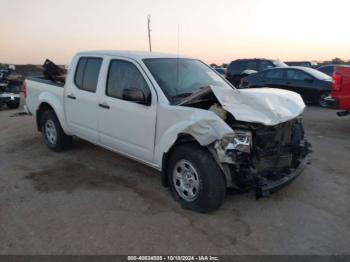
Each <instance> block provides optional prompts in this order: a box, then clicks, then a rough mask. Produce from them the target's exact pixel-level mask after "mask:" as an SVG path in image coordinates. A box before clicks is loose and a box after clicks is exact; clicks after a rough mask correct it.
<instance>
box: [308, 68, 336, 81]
mask: <svg viewBox="0 0 350 262" xmlns="http://www.w3.org/2000/svg"><path fill="white" fill-rule="evenodd" d="M303 70H304V71H305V72H307V73H309V74H310V75H312V76H313V77H315V78H317V79H319V80H329V79H331V77H330V76H329V75H326V74H325V73H322V72H320V71H318V70H316V69H312V68H306V67H305V68H303Z"/></svg>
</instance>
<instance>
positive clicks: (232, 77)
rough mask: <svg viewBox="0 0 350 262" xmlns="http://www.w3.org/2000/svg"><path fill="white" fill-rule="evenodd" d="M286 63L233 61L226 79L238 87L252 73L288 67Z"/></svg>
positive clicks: (247, 60) (262, 60)
mask: <svg viewBox="0 0 350 262" xmlns="http://www.w3.org/2000/svg"><path fill="white" fill-rule="evenodd" d="M287 66H288V65H286V64H285V63H283V62H281V61H279V60H269V59H257V58H255V59H238V60H235V61H232V62H231V63H230V65H229V66H228V68H227V71H226V79H227V80H228V81H230V82H231V83H232V84H233V85H234V86H236V87H237V86H238V85H239V84H240V82H241V79H242V78H243V77H245V76H247V75H249V74H251V73H254V71H255V72H258V71H263V70H265V69H269V68H274V67H287Z"/></svg>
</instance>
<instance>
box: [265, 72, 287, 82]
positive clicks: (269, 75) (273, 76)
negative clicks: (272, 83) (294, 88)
mask: <svg viewBox="0 0 350 262" xmlns="http://www.w3.org/2000/svg"><path fill="white" fill-rule="evenodd" d="M264 76H265V78H266V79H270V80H281V79H283V70H280V69H276V70H269V71H266V72H265V73H264Z"/></svg>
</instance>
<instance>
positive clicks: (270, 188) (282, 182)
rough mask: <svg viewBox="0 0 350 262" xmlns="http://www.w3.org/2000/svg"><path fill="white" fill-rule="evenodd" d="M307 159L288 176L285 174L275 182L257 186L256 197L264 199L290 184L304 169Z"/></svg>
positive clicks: (269, 181) (268, 181)
mask: <svg viewBox="0 0 350 262" xmlns="http://www.w3.org/2000/svg"><path fill="white" fill-rule="evenodd" d="M309 161H310V160H309V157H308V156H306V157H305V158H304V159H303V160H302V162H301V163H300V164H299V166H298V167H297V169H294V170H293V171H292V172H291V173H290V174H286V175H285V176H284V177H283V178H281V179H279V180H276V181H271V180H267V181H264V183H263V184H259V185H257V187H256V191H255V192H256V197H257V198H260V197H266V196H269V195H270V194H272V193H274V192H277V191H278V190H280V189H282V188H283V187H285V186H286V185H288V184H289V183H291V182H292V181H293V180H294V179H296V178H297V177H298V176H299V175H300V174H301V173H302V172H303V170H304V169H305V167H306V165H307V164H308V163H309Z"/></svg>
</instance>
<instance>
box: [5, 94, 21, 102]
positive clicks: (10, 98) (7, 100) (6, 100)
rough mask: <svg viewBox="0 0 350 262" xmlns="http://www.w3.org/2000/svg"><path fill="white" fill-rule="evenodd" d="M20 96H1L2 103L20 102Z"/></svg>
mask: <svg viewBox="0 0 350 262" xmlns="http://www.w3.org/2000/svg"><path fill="white" fill-rule="evenodd" d="M19 99H20V96H19V95H18V94H1V95H0V103H3V104H6V103H8V102H11V101H18V100H19Z"/></svg>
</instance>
